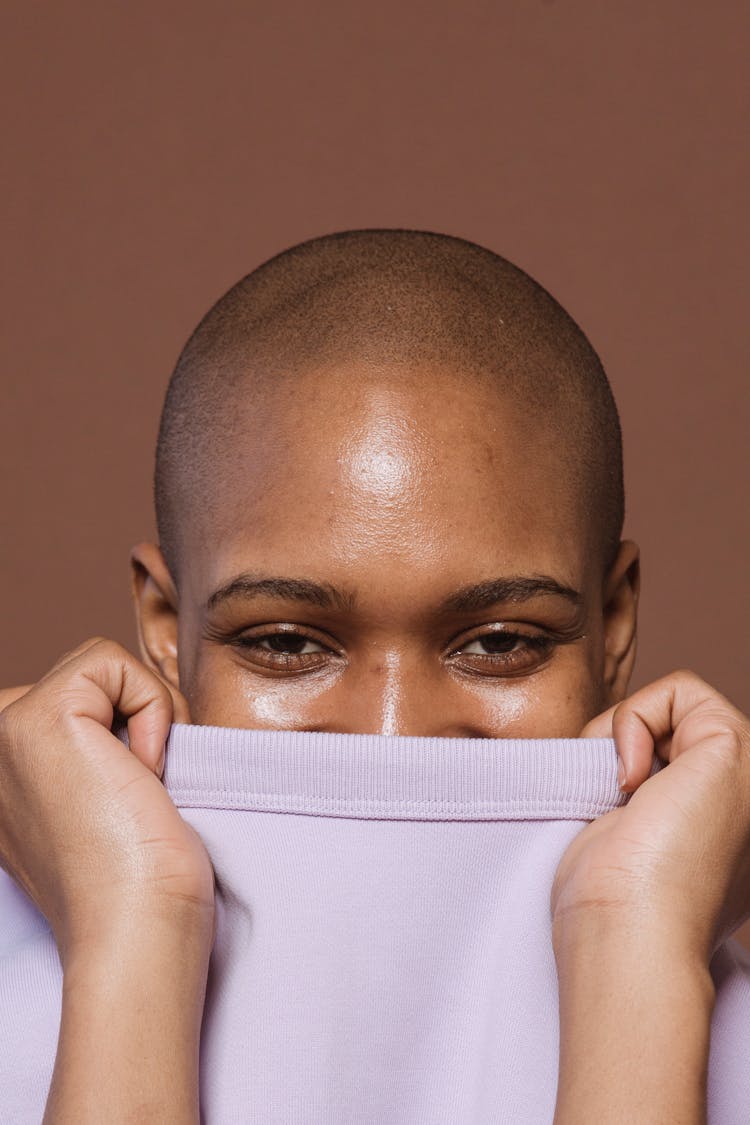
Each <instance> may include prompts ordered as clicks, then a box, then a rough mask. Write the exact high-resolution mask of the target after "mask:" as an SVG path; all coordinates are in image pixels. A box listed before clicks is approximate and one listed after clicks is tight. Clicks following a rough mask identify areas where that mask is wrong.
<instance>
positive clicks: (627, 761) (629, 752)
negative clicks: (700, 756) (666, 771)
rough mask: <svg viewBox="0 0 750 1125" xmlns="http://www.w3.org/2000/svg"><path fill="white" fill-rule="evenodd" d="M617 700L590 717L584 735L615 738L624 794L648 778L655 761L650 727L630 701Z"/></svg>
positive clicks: (618, 774)
mask: <svg viewBox="0 0 750 1125" xmlns="http://www.w3.org/2000/svg"><path fill="white" fill-rule="evenodd" d="M629 702H630V700H629V699H627V700H623V701H622V702H620V703H615V704H614V705H613V706H612V707H609V708H608V709H607V710H606V711H602V713H601V714H600V715H597V716H596V717H595V718H593V719H591V721H590V722H588V723H587V724H586V726H585V727H584V728H583V730H582V731H581V738H613V739H614V741H615V747H616V749H617V757H618V769H617V781H618V784H619V786H620V789H621V790H622V792H623V793H633V792H635V790H636V789H637V788H638V786H639V785H642V784H643V782H644V781H646V780H647V779H648V777H649V776H650V774H651V767H652V765H653V760H654V741H655V740H654V738H653V737H652V735H651V732H650V730H649V727H648V726H647V725H645V724H644V723H643V721H642V720H641V719H640V716H639V715H638V713H637V712H636V711H634V710H633V709H631V708H630V707H629V706H628V704H629Z"/></svg>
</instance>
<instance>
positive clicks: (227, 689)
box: [183, 648, 331, 730]
mask: <svg viewBox="0 0 750 1125" xmlns="http://www.w3.org/2000/svg"><path fill="white" fill-rule="evenodd" d="M330 686H331V685H330V684H329V683H328V682H327V681H321V680H315V679H313V678H311V677H307V678H304V679H302V680H297V681H292V680H282V679H277V680H274V679H270V678H268V679H266V678H263V679H259V678H258V677H255V676H249V675H248V674H247V672H246V671H245V670H244V669H243V668H242V667H241V666H240V665H238V664H237V662H236V661H235V660H234V659H233V658H232V657H231V655H229V654H228V653H227V652H226V651H222V650H221V649H214V648H209V649H205V650H204V651H202V652H201V653H200V655H199V657H198V659H197V660H196V662H195V664H194V667H193V668H192V670H191V674H190V675H189V677H188V679H187V682H186V684H185V687H184V688H183V692H184V694H185V696H186V698H187V701H188V705H189V707H190V718H191V721H192V722H193V723H196V724H198V725H201V726H218V727H238V728H244V729H253V730H304V729H306V728H309V729H314V728H315V719H316V714H317V711H318V704H319V700H320V698H321V696H323V695H325V694H326V693H327V692H328V691H330Z"/></svg>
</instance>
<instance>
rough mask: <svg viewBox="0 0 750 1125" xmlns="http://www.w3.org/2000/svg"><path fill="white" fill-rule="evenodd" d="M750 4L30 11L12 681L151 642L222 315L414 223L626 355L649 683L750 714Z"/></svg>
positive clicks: (13, 480)
mask: <svg viewBox="0 0 750 1125" xmlns="http://www.w3.org/2000/svg"><path fill="white" fill-rule="evenodd" d="M749 12H750V10H749V9H748V7H747V5H744V4H740V3H721V2H719V3H714V4H711V5H708V4H698V3H688V4H686V3H685V0H679V2H678V0H667V2H664V0H660V2H659V3H657V4H654V3H653V2H652V0H645V2H644V0H636V2H631V3H628V4H624V3H623V4H616V3H601V0H556V2H547V3H545V2H541V0H539V2H532V0H523V2H522V0H516V2H514V3H511V2H505V3H503V2H502V0H501V2H498V0H495V2H494V3H484V2H479V0H471V2H463V3H461V4H460V5H459V4H458V3H456V4H454V5H447V4H436V3H435V2H434V0H433V2H432V3H427V2H424V3H408V2H407V3H394V2H392V0H387V2H382V0H381V2H380V3H378V4H377V5H373V6H370V5H368V6H367V7H365V6H364V5H357V4H351V3H346V4H344V3H327V4H326V3H323V4H322V5H321V4H311V3H309V2H304V3H302V2H300V3H289V2H288V0H281V2H279V0H276V2H274V3H273V4H269V3H265V4H263V5H261V4H260V3H229V2H218V3H216V2H214V3H212V4H210V5H209V4H208V3H206V4H196V3H186V2H185V0H183V2H181V3H163V2H158V0H157V2H154V0H149V2H148V3H146V2H143V0H137V2H133V0H131V2H130V3H128V4H121V5H99V4H94V3H93V2H88V3H80V2H78V3H75V2H71V0H67V2H66V3H64V4H53V3H51V2H47V3H40V4H35V5H30V4H27V3H10V4H6V5H4V9H3V46H2V48H1V50H2V56H3V57H2V60H1V61H2V66H1V67H0V73H1V74H2V82H3V84H4V86H5V89H4V90H3V91H0V93H2V97H0V104H2V113H3V115H4V118H5V120H4V126H3V153H4V163H5V167H6V187H5V202H6V207H5V211H6V214H7V216H8V223H7V229H6V231H5V233H4V235H3V263H2V267H1V269H2V276H3V281H4V292H3V295H2V302H1V303H0V307H1V308H2V314H3V319H4V327H3V331H2V346H3V351H4V355H3V360H2V380H3V395H2V410H1V414H2V417H1V418H0V431H1V432H0V451H1V453H0V455H1V456H2V471H1V478H0V479H1V484H2V498H1V503H0V512H2V553H1V555H0V566H1V568H2V581H1V582H0V608H1V611H2V637H3V644H2V653H1V656H0V685H6V684H11V683H17V682H22V681H24V680H28V679H30V678H33V677H36V676H37V675H39V674H40V673H41V672H42V671H44V670H45V668H46V667H47V666H49V664H50V663H51V662H52V661H53V660H54V659H55V658H56V656H57V655H58V654H59V653H60V652H61V651H62V650H64V649H65V648H66V647H69V646H71V645H73V644H75V643H77V642H78V641H79V640H81V639H83V638H84V637H86V636H87V635H89V634H92V633H103V634H106V635H111V636H115V637H117V638H120V639H121V640H123V641H125V642H126V643H128V644H130V645H132V644H133V643H134V632H133V627H132V624H131V610H130V606H129V599H128V592H127V591H128V571H127V556H128V549H129V547H130V545H131V544H132V543H133V542H134V541H136V540H138V539H140V538H142V537H149V536H151V534H152V516H151V500H150V478H151V468H152V448H153V444H154V438H155V432H156V425H157V419H158V412H159V407H160V401H161V397H162V394H163V391H164V387H165V385H166V381H167V378H168V375H169V372H170V370H171V366H172V364H173V361H174V359H175V357H176V354H177V352H178V350H179V348H180V346H181V345H182V343H183V341H184V339H185V337H186V336H187V334H188V333H189V331H190V330H191V329H192V327H193V326H194V324H195V323H196V321H197V319H198V318H199V317H200V315H201V314H202V313H203V312H204V311H205V309H206V308H207V307H208V305H209V304H210V303H211V302H212V301H213V300H214V299H215V298H216V297H217V296H218V295H219V294H220V293H221V292H222V291H223V290H224V289H225V288H227V287H228V286H229V285H230V284H231V283H232V282H234V281H235V280H236V279H237V278H238V277H239V276H240V275H241V274H243V273H245V272H247V271H248V270H249V269H251V268H253V267H254V266H255V265H257V264H258V263H259V262H260V261H261V260H263V259H264V258H266V257H268V256H269V255H271V254H273V253H275V252H276V251H278V250H280V249H282V248H284V247H286V246H288V245H290V244H292V243H294V242H297V241H298V240H300V239H302V238H306V237H309V236H312V235H315V234H321V233H324V232H327V231H330V230H335V229H342V228H347V227H356V226H417V227H425V228H430V229H435V230H440V231H446V232H449V233H453V234H458V235H462V236H465V237H468V238H472V239H475V240H477V241H479V242H482V243H484V244H486V245H488V246H490V247H492V248H494V249H496V250H498V251H499V252H501V253H503V254H506V255H507V256H509V257H510V258H511V259H513V260H515V261H517V262H518V263H519V264H520V265H522V266H524V267H525V268H526V269H528V270H529V271H530V272H531V273H532V274H533V275H535V276H536V277H537V278H539V280H540V281H542V282H543V283H544V284H545V285H547V286H548V288H550V289H551V290H552V292H553V293H554V294H555V295H556V296H557V297H559V298H560V300H562V302H563V304H565V305H566V307H567V308H568V309H569V310H570V311H571V312H572V314H573V315H574V316H575V317H576V318H577V319H578V320H579V321H580V323H581V324H582V325H583V327H584V328H585V330H586V331H587V332H588V333H589V335H590V336H591V338H592V340H593V342H594V344H595V346H596V347H597V348H598V349H599V351H600V353H601V354H602V357H603V359H604V361H605V365H606V367H607V369H608V372H609V374H610V378H611V381H612V383H613V386H614V390H615V394H616V397H617V399H618V403H619V406H620V410H621V416H622V422H623V428H624V434H625V453H626V473H627V488H628V518H627V527H626V533H627V534H629V535H631V536H633V537H634V538H636V539H638V540H639V542H640V543H641V545H642V549H643V580H644V590H643V600H642V625H641V649H640V658H639V667H638V673H637V678H636V681H635V685H634V686H637V685H638V684H641V683H643V682H645V681H647V680H648V679H651V678H653V677H654V676H656V675H659V674H662V673H664V672H666V671H669V670H671V669H673V668H675V667H678V666H687V667H692V668H694V669H695V670H696V671H698V672H700V673H701V674H702V675H704V676H705V677H706V678H707V679H709V680H710V681H711V682H713V683H714V684H715V685H716V686H718V687H719V688H720V689H721V690H723V691H724V692H725V693H726V694H727V695H729V696H730V698H732V699H734V701H735V702H736V703H738V704H739V705H740V706H742V707H743V709H745V710H748V709H750V680H749V679H748V675H747V670H748V657H747V649H748V639H747V638H748V635H750V603H749V600H748V596H747V555H748V547H750V535H749V532H748V520H747V508H746V491H747V454H746V444H747V435H748V429H749V427H748V423H749V422H750V409H749V402H748V394H747V388H746V372H747V314H746V301H747V296H746V289H745V284H744V283H745V274H746V269H747V262H748V260H749V254H748V251H749V250H750V246H749V245H748V226H747V222H746V212H747V205H748V196H747V190H748V181H749V180H750V177H749V176H748V171H749V170H750V169H749V168H748V164H749V162H750V161H749V155H750V149H749V146H748V140H747V120H748V118H747V110H748V88H747V78H746V74H747V44H748V32H750V14H749Z"/></svg>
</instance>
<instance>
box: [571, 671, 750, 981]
mask: <svg viewBox="0 0 750 1125" xmlns="http://www.w3.org/2000/svg"><path fill="white" fill-rule="evenodd" d="M581 734H582V737H609V738H614V739H615V742H616V745H617V749H618V754H619V755H620V758H621V759H622V762H623V764H624V766H625V770H626V781H625V783H624V784H623V785H622V787H623V789H624V790H625V791H626V792H631V793H632V796H631V798H630V800H629V801H628V803H627V805H625V806H623V807H621V808H617V809H613V810H612V811H611V812H609V813H606V814H605V815H604V816H602V817H599V818H598V819H597V820H594V821H592V823H591V824H589V825H588V826H587V827H586V828H585V829H584V830H583V831H582V832H581V833H579V835H578V836H577V837H576V838H575V839H574V840H573V842H572V844H571V845H570V846H569V848H568V849H567V851H566V852H565V854H564V856H563V858H562V861H561V862H560V864H559V866H558V869H557V873H556V876H555V880H554V884H553V888H552V897H551V907H552V912H553V918H554V921H555V929H556V930H559V929H560V928H561V927H563V920H564V919H567V920H568V921H569V920H570V918H571V917H572V918H573V925H575V919H576V918H580V917H581V912H583V913H584V914H588V913H590V912H591V911H592V910H594V911H609V910H611V911H612V912H613V914H615V915H617V916H618V917H619V918H622V919H625V918H627V919H629V921H630V922H632V924H634V925H638V920H639V919H641V920H642V922H643V924H644V925H645V924H646V923H648V925H649V926H650V927H653V926H654V925H655V924H656V925H659V924H661V923H663V924H664V927H665V933H666V932H668V933H669V934H670V935H671V936H672V939H673V940H674V942H675V945H677V944H678V943H682V948H683V949H685V950H686V951H687V952H688V954H695V955H698V956H699V957H700V958H701V960H702V962H703V963H704V964H707V963H708V961H709V960H710V958H711V956H712V954H713V952H714V950H715V948H716V947H717V946H718V945H719V944H720V943H721V942H722V941H723V940H724V939H725V938H726V937H727V936H729V934H731V933H732V932H733V931H734V930H735V929H736V928H737V926H739V925H740V924H741V923H742V922H743V921H744V920H745V919H746V918H748V917H750V723H748V719H747V718H746V717H745V716H744V715H742V714H741V713H740V712H739V711H738V710H737V709H736V708H735V707H733V706H732V704H731V703H730V702H729V701H728V700H727V699H725V698H724V696H722V695H720V694H719V693H718V692H717V691H715V690H714V689H713V688H711V687H709V685H708V684H706V683H704V681H703V680H701V679H699V678H698V676H696V675H694V674H693V673H690V672H684V671H683V672H675V673H673V674H672V675H669V676H665V677H663V678H662V679H660V680H657V681H655V682H654V683H652V684H650V685H649V686H648V687H644V688H642V689H641V690H639V691H637V692H635V693H634V694H633V695H631V696H630V697H629V698H628V699H626V700H624V701H623V702H621V703H618V704H616V705H615V706H614V707H611V708H609V710H607V711H605V712H603V713H602V714H601V715H599V716H597V717H596V718H595V719H593V720H592V721H591V722H590V723H588V724H587V725H586V727H585V728H584V730H583V731H582V732H581ZM654 751H655V752H656V753H657V755H658V756H659V757H660V758H661V759H663V760H664V761H665V762H667V763H668V765H667V766H666V768H664V769H662V770H660V771H659V772H658V773H656V774H654V775H653V776H652V777H649V772H650V769H651V764H652V758H653V753H654ZM566 929H569V927H566ZM685 943H687V944H685Z"/></svg>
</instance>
